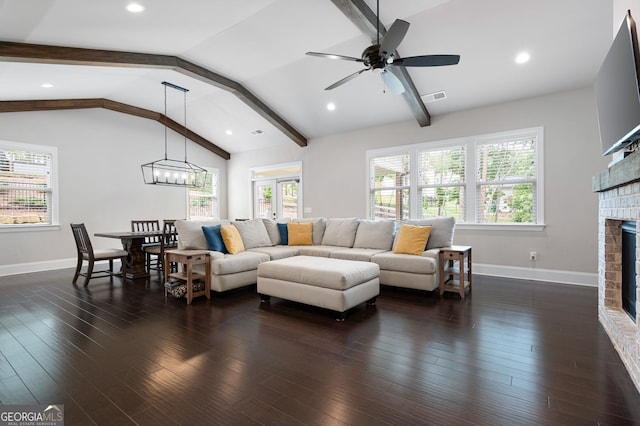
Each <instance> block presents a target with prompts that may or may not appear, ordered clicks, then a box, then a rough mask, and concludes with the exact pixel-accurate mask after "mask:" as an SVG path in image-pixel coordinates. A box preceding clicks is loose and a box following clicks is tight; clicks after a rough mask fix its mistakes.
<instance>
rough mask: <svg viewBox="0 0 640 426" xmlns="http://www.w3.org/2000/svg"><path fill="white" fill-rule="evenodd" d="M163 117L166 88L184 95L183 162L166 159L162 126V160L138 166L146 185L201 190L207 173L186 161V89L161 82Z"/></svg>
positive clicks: (165, 143) (165, 135)
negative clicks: (162, 89)
mask: <svg viewBox="0 0 640 426" xmlns="http://www.w3.org/2000/svg"><path fill="white" fill-rule="evenodd" d="M162 84H163V85H164V117H165V118H166V117H167V87H170V88H172V89H176V90H179V91H181V92H183V93H184V161H182V160H173V159H170V158H168V157H167V126H164V158H163V159H160V160H156V161H152V162H151V163H146V164H143V165H142V166H140V167H141V168H142V178H143V179H144V183H146V184H147V185H165V186H182V187H189V188H202V187H204V186H205V184H206V182H207V171H206V170H205V169H203V168H202V167H200V166H196V165H195V164H193V163H189V162H188V161H187V92H188V91H189V90H188V89H185V88H184V87H180V86H176V85H175V84H172V83H168V82H166V81H163V82H162Z"/></svg>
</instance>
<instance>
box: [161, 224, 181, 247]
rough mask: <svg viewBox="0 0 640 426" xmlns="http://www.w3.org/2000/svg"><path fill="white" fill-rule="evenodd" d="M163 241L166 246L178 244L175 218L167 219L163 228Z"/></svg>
mask: <svg viewBox="0 0 640 426" xmlns="http://www.w3.org/2000/svg"><path fill="white" fill-rule="evenodd" d="M162 236H163V238H162V242H163V244H164V247H166V248H169V247H177V246H178V231H177V230H176V221H175V219H165V220H164V222H163V229H162Z"/></svg>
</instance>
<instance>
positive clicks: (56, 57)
mask: <svg viewBox="0 0 640 426" xmlns="http://www.w3.org/2000/svg"><path fill="white" fill-rule="evenodd" d="M0 61H4V62H27V63H41V64H63V65H89V66H112V67H132V68H160V69H170V70H173V71H176V72H179V73H181V74H184V75H188V76H190V77H192V78H196V79H198V80H201V81H203V82H205V83H208V84H211V85H213V86H215V87H218V88H220V89H223V90H226V91H228V92H230V93H232V94H234V95H235V96H237V97H238V99H240V100H241V101H242V102H244V103H245V104H246V105H247V106H248V107H249V108H251V109H252V110H253V111H255V112H256V113H257V114H259V115H260V116H261V117H263V118H264V119H265V120H267V121H268V122H269V123H271V124H272V125H273V126H274V127H276V128H277V129H278V130H280V131H281V132H282V133H284V134H285V135H286V136H287V137H288V138H290V139H291V140H293V141H294V142H295V143H296V144H298V145H299V146H302V147H304V146H307V138H306V137H304V136H303V135H302V133H300V132H299V131H298V130H296V129H295V128H294V127H293V126H292V125H291V124H289V123H288V122H287V121H285V120H284V119H283V118H282V117H280V116H279V115H278V114H277V113H276V112H275V111H273V110H272V109H271V108H270V107H269V106H268V105H266V104H265V103H264V102H262V101H261V100H260V99H259V98H258V97H257V96H256V95H254V94H253V93H252V92H251V91H249V90H248V89H247V88H246V87H244V86H243V85H242V84H240V83H238V82H237V81H234V80H231V79H230V78H227V77H224V76H222V75H220V74H217V73H215V72H213V71H211V70H208V69H206V68H204V67H201V66H199V65H196V64H194V63H192V62H189V61H186V60H184V59H181V58H179V57H176V56H169V55H156V54H150V53H137V52H121V51H114V50H98V49H83V48H77V47H64V46H48V45H41V44H27V43H14V42H7V41H0Z"/></svg>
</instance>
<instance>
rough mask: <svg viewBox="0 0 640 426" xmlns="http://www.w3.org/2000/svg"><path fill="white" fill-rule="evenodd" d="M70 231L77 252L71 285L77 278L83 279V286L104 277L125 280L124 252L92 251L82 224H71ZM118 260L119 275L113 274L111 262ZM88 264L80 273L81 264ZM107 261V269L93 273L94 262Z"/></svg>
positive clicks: (125, 257)
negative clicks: (120, 264) (119, 265)
mask: <svg viewBox="0 0 640 426" xmlns="http://www.w3.org/2000/svg"><path fill="white" fill-rule="evenodd" d="M71 230H72V231H73V238H74V239H75V241H76V248H77V251H78V264H77V266H76V272H75V274H74V275H73V283H74V284H75V283H76V281H78V277H79V276H83V277H85V279H84V286H85V287H86V286H88V285H89V280H90V279H92V278H98V277H106V276H118V275H119V276H122V279H123V280H126V278H127V255H128V253H127V252H126V250H119V249H97V250H94V248H93V245H92V244H91V239H90V238H89V233H88V232H87V228H86V227H85V225H84V223H72V224H71ZM114 259H120V262H121V263H122V270H121V272H120V273H114V272H113V260H114ZM85 260H86V261H87V262H89V263H88V264H87V271H86V272H81V269H82V264H83V263H84V261H85ZM105 260H108V261H109V269H108V270H106V269H104V270H99V271H94V270H93V268H94V264H95V262H100V261H105Z"/></svg>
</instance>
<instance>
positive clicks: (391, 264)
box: [371, 251, 437, 274]
mask: <svg viewBox="0 0 640 426" xmlns="http://www.w3.org/2000/svg"><path fill="white" fill-rule="evenodd" d="M371 261H372V262H373V263H377V264H378V265H380V269H381V270H382V269H384V270H388V271H400V272H406V273H413V274H435V273H436V269H437V262H436V260H435V257H433V256H431V255H429V256H427V255H423V256H414V255H412V254H396V253H393V252H390V251H388V252H384V253H380V254H376V255H374V256H373V257H372V258H371Z"/></svg>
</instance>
